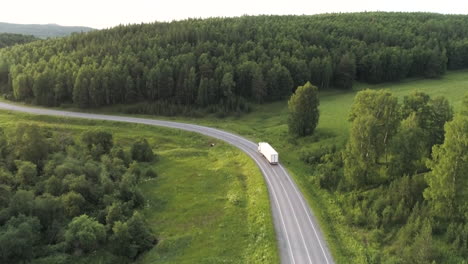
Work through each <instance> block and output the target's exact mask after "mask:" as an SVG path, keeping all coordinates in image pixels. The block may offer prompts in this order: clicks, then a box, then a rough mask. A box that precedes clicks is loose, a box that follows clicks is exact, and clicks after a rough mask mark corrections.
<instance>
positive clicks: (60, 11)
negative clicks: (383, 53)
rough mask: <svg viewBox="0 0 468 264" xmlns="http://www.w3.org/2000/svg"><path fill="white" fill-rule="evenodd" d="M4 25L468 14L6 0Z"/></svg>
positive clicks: (457, 3) (380, 4)
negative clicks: (268, 16)
mask: <svg viewBox="0 0 468 264" xmlns="http://www.w3.org/2000/svg"><path fill="white" fill-rule="evenodd" d="M1 2H2V3H1V4H0V22H9V23H18V24H49V23H54V24H59V25H64V26H88V27H93V28H98V29H102V28H109V27H113V26H117V25H119V24H134V23H142V22H154V21H172V20H181V19H186V18H206V17H232V16H241V15H258V14H274V15H285V14H296V15H302V14H307V15H311V14H320V13H338V12H359V11H402V12H413V11H417V12H436V13H443V14H468V2H465V1H464V0H444V1H440V0H438V1H434V0H391V1H383V0H373V1H372V0H348V1H346V0H320V1H318V0H287V1H284V0H283V1H277V0H230V1H224V0H218V1H216V0H192V1H189V0H164V1H161V0H152V1H151V0H126V1H122V0H74V1H69V0H2V1H1Z"/></svg>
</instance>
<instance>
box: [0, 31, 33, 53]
mask: <svg viewBox="0 0 468 264" xmlns="http://www.w3.org/2000/svg"><path fill="white" fill-rule="evenodd" d="M35 40H38V39H37V38H35V37H34V36H31V35H21V34H9V33H0V49H1V48H5V47H9V46H13V45H16V44H25V43H29V42H32V41H35Z"/></svg>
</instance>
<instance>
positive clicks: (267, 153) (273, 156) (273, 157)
mask: <svg viewBox="0 0 468 264" xmlns="http://www.w3.org/2000/svg"><path fill="white" fill-rule="evenodd" d="M258 152H260V153H261V154H262V155H263V156H264V157H265V158H266V159H267V160H268V161H269V162H270V164H278V152H276V151H275V150H274V149H273V148H272V147H271V146H270V144H268V143H266V142H259V143H258Z"/></svg>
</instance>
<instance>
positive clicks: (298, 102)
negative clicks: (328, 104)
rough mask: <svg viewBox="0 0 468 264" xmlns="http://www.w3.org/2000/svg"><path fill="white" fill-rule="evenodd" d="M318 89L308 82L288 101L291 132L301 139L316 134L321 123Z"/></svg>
mask: <svg viewBox="0 0 468 264" xmlns="http://www.w3.org/2000/svg"><path fill="white" fill-rule="evenodd" d="M319 104H320V102H319V99H318V89H317V87H316V86H313V85H312V84H310V82H307V83H306V84H304V86H299V87H298V88H297V89H296V92H295V93H294V94H293V95H292V96H291V98H290V99H289V101H288V110H289V118H288V127H289V132H290V133H291V134H293V135H297V136H300V137H303V136H307V135H311V134H313V133H314V130H315V127H316V126H317V124H318V121H319V115H320V113H319V110H318V106H319Z"/></svg>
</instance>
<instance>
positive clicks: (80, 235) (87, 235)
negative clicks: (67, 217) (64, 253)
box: [65, 214, 106, 254]
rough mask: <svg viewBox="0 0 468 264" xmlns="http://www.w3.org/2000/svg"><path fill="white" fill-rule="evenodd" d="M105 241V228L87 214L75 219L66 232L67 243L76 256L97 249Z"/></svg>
mask: <svg viewBox="0 0 468 264" xmlns="http://www.w3.org/2000/svg"><path fill="white" fill-rule="evenodd" d="M105 239H106V231H105V228H104V226H103V225H102V224H100V223H98V222H97V221H96V220H95V219H93V218H91V217H89V216H87V215H85V214H84V215H81V216H78V217H75V218H73V220H72V221H71V222H70V224H68V227H67V230H66V231H65V242H66V243H67V244H68V246H69V247H70V248H71V249H72V250H73V251H74V252H75V254H81V251H84V252H88V251H90V250H93V249H96V248H97V246H98V245H99V243H102V242H104V241H105Z"/></svg>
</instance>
